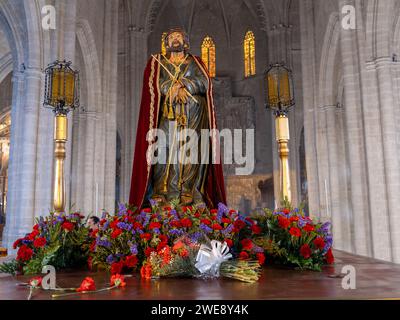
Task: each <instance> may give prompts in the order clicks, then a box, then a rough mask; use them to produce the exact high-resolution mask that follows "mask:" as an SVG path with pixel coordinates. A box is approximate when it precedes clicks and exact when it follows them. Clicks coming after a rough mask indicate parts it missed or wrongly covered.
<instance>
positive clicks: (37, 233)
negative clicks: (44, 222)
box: [26, 230, 39, 241]
mask: <svg viewBox="0 0 400 320" xmlns="http://www.w3.org/2000/svg"><path fill="white" fill-rule="evenodd" d="M38 235H39V231H37V230H33V231H32V232H31V233H30V234H28V235H27V236H26V238H27V240H30V241H33V240H34V239H35V238H36V237H37V236H38Z"/></svg>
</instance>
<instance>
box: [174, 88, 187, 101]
mask: <svg viewBox="0 0 400 320" xmlns="http://www.w3.org/2000/svg"><path fill="white" fill-rule="evenodd" d="M176 98H177V102H179V103H187V98H188V95H187V93H186V90H185V88H180V89H179V91H178V95H177V97H176Z"/></svg>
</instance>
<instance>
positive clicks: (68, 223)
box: [61, 221, 74, 231]
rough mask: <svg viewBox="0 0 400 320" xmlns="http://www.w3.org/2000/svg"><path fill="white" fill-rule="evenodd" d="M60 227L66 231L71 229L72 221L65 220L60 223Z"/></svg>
mask: <svg viewBox="0 0 400 320" xmlns="http://www.w3.org/2000/svg"><path fill="white" fill-rule="evenodd" d="M61 228H63V229H64V230H67V231H72V229H73V228H74V224H73V223H72V222H69V221H65V222H64V223H63V224H62V225H61Z"/></svg>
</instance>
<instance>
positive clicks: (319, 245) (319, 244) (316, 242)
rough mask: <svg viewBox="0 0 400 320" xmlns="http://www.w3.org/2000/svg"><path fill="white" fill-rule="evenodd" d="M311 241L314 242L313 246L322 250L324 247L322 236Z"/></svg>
mask: <svg viewBox="0 0 400 320" xmlns="http://www.w3.org/2000/svg"><path fill="white" fill-rule="evenodd" d="M313 243H314V246H315V247H316V248H317V249H320V250H322V249H323V248H324V247H325V241H324V239H323V238H322V237H318V238H316V239H315V240H314V241H313Z"/></svg>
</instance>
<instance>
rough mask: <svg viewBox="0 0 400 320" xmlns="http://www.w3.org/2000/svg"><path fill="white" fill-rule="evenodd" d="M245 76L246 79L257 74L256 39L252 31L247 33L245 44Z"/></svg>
mask: <svg viewBox="0 0 400 320" xmlns="http://www.w3.org/2000/svg"><path fill="white" fill-rule="evenodd" d="M243 49H244V75H245V77H250V76H254V75H255V74H256V38H255V37H254V33H253V32H252V31H247V33H246V35H245V37H244V42H243Z"/></svg>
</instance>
